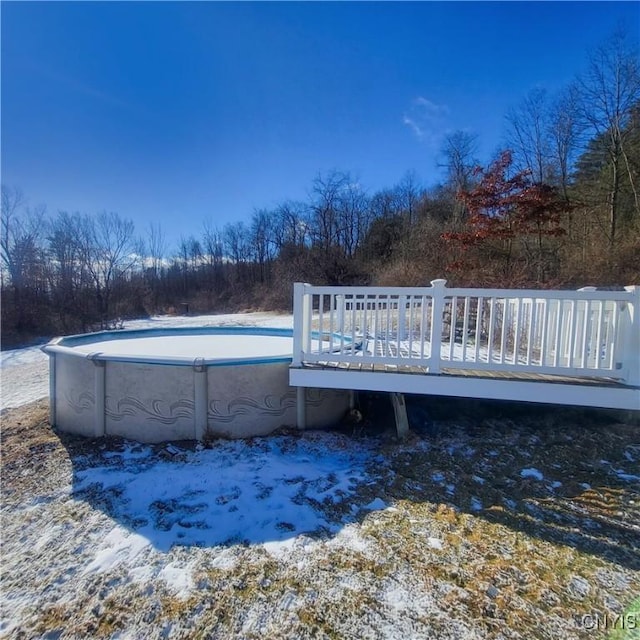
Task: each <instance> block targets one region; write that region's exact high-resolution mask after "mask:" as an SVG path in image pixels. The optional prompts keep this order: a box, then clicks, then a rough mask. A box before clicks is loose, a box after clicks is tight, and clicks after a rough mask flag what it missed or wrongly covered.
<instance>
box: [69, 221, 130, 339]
mask: <svg viewBox="0 0 640 640" xmlns="http://www.w3.org/2000/svg"><path fill="white" fill-rule="evenodd" d="M78 224H79V229H78V242H79V248H80V251H81V256H82V260H83V264H84V267H85V268H86V270H87V273H88V274H89V276H90V278H91V281H92V284H93V288H94V292H95V298H96V305H97V310H98V314H99V317H100V322H101V324H102V325H103V326H108V324H109V320H110V319H111V318H110V314H111V312H112V309H111V298H112V294H113V288H114V285H115V284H116V282H117V281H118V279H120V278H123V277H126V276H127V275H128V274H129V272H130V271H131V270H132V269H133V267H134V266H135V265H136V263H137V262H138V260H139V257H140V256H139V253H138V252H137V249H138V247H137V246H136V241H135V238H134V226H133V222H131V220H126V219H124V218H121V217H120V216H119V215H118V214H117V213H113V212H110V213H107V212H106V211H103V212H101V213H99V214H98V215H97V216H96V217H95V218H92V217H90V216H87V215H85V216H83V217H81V218H79V219H78Z"/></svg>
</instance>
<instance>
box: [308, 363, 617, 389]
mask: <svg viewBox="0 0 640 640" xmlns="http://www.w3.org/2000/svg"><path fill="white" fill-rule="evenodd" d="M300 368H302V369H323V370H331V369H334V370H336V369H337V370H340V371H359V372H363V371H364V372H371V373H398V374H407V375H426V376H435V375H439V376H447V377H463V378H486V379H494V380H520V381H527V382H544V383H553V384H574V385H585V386H599V387H627V386H628V385H625V384H623V383H621V382H619V381H617V380H615V379H613V378H610V379H607V378H604V379H603V378H589V377H586V376H580V377H578V376H563V375H552V374H547V373H531V372H510V371H487V370H484V369H482V370H478V369H448V368H446V367H445V368H443V369H441V371H440V373H439V374H435V373H430V372H429V370H428V368H427V367H422V366H417V365H402V364H393V365H390V364H377V363H376V364H373V363H349V362H340V363H338V362H328V361H327V362H317V363H303V365H302V367H300Z"/></svg>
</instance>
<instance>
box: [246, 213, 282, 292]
mask: <svg viewBox="0 0 640 640" xmlns="http://www.w3.org/2000/svg"><path fill="white" fill-rule="evenodd" d="M274 218H275V215H274V214H272V213H271V212H270V211H267V210H266V209H259V210H257V211H254V212H253V216H252V218H251V249H252V253H253V258H254V260H255V262H256V263H257V266H258V279H259V281H260V283H261V284H264V283H265V282H267V281H268V280H269V274H270V270H269V265H270V263H271V261H272V260H273V257H274V254H275V247H276V243H275V239H274Z"/></svg>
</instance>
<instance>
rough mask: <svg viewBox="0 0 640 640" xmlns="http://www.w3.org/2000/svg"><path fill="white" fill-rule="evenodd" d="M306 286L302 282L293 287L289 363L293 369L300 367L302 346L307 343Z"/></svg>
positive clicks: (308, 312)
mask: <svg viewBox="0 0 640 640" xmlns="http://www.w3.org/2000/svg"><path fill="white" fill-rule="evenodd" d="M308 286H310V285H308V284H305V283H303V282H296V283H294V285H293V357H292V362H291V365H292V366H293V367H300V366H302V361H303V359H304V346H305V345H306V344H307V342H308V340H307V339H308V336H309V319H310V310H309V308H308V307H309V304H308V303H309V300H310V296H309V295H308V294H307V293H306V292H305V289H306V288H307V287H308Z"/></svg>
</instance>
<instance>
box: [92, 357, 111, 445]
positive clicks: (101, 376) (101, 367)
mask: <svg viewBox="0 0 640 640" xmlns="http://www.w3.org/2000/svg"><path fill="white" fill-rule="evenodd" d="M90 357H91V356H90ZM91 360H92V361H93V364H94V365H95V370H94V371H95V377H94V392H95V398H96V403H95V414H94V419H93V435H94V437H96V438H102V437H103V436H104V435H105V422H106V420H105V418H106V416H105V408H106V401H105V382H106V375H105V374H106V369H107V367H106V364H107V363H106V362H105V361H104V360H98V359H97V358H95V357H92V358H91Z"/></svg>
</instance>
